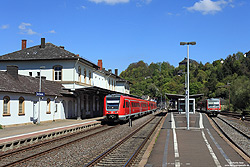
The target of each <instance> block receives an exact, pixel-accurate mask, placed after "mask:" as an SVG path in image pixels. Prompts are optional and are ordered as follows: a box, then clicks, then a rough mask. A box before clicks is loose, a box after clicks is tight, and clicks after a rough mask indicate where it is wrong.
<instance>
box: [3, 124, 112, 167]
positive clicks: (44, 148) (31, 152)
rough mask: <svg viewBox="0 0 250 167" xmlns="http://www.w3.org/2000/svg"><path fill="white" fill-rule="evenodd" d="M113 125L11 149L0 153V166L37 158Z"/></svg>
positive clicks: (4, 166)
mask: <svg viewBox="0 0 250 167" xmlns="http://www.w3.org/2000/svg"><path fill="white" fill-rule="evenodd" d="M114 127H115V126H101V127H97V128H93V129H89V130H86V131H81V132H79V133H73V134H69V135H66V136H62V137H58V138H55V139H52V140H48V141H45V142H42V143H37V144H34V145H30V146H25V147H23V148H21V149H16V150H11V151H8V152H6V153H1V154H0V167H7V166H14V165H19V164H20V163H23V162H26V161H29V160H31V159H33V158H37V157H39V156H42V155H44V154H47V153H49V152H52V151H55V150H56V149H60V148H62V147H65V146H67V145H70V144H73V143H76V142H79V141H81V140H84V139H87V138H88V137H92V136H95V135H97V134H100V133H103V132H105V131H108V130H110V129H112V128H114Z"/></svg>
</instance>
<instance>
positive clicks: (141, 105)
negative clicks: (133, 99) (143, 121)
mask: <svg viewBox="0 0 250 167" xmlns="http://www.w3.org/2000/svg"><path fill="white" fill-rule="evenodd" d="M139 104H140V116H141V115H142V105H141V101H140V102H139Z"/></svg>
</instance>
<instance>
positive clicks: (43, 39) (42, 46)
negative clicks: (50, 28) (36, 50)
mask: <svg viewBox="0 0 250 167" xmlns="http://www.w3.org/2000/svg"><path fill="white" fill-rule="evenodd" d="M41 48H45V38H41Z"/></svg>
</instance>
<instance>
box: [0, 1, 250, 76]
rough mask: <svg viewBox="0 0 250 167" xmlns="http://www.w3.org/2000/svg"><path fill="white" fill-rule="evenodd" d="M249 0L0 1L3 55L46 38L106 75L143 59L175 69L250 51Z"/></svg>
mask: <svg viewBox="0 0 250 167" xmlns="http://www.w3.org/2000/svg"><path fill="white" fill-rule="evenodd" d="M249 9H250V0H42V1H37V0H21V1H20V0H0V55H4V54H7V53H11V52H14V51H18V50H20V49H21V40H22V39H26V40H27V47H32V46H35V45H39V44H40V42H41V38H45V41H46V42H50V43H53V44H55V45H57V46H64V47H65V49H66V50H68V51H70V52H72V53H75V54H79V55H80V56H81V57H83V58H86V59H88V60H89V61H91V62H93V63H95V64H97V62H98V59H102V60H103V66H104V67H105V68H106V69H112V70H113V72H114V69H116V68H117V69H118V70H119V73H120V72H122V71H124V70H125V69H126V68H127V67H128V66H129V65H130V64H131V63H135V62H138V61H140V60H143V61H144V62H145V63H147V64H148V65H149V64H150V63H152V62H154V63H157V62H163V61H164V62H169V63H170V64H171V65H173V66H175V67H177V66H178V63H179V62H180V61H182V60H183V59H184V58H185V57H186V56H187V46H180V42H191V41H195V42H196V45H194V46H190V59H193V60H196V61H197V62H202V63H203V64H205V63H207V62H210V63H212V62H213V61H214V60H219V59H221V58H222V59H225V58H226V57H227V56H228V55H232V54H234V53H237V52H239V51H240V52H243V53H245V52H248V51H249V50H250V12H249Z"/></svg>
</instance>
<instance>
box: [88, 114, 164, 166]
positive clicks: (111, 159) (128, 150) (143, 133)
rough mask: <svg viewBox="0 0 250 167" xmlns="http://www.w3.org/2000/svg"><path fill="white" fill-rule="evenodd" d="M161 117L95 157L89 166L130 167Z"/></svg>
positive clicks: (147, 123)
mask: <svg viewBox="0 0 250 167" xmlns="http://www.w3.org/2000/svg"><path fill="white" fill-rule="evenodd" d="M161 119H162V117H153V118H152V119H150V120H148V121H147V122H146V123H144V124H143V125H142V126H140V127H138V128H137V129H135V130H134V131H133V132H132V133H130V134H129V135H127V136H126V137H124V138H123V139H122V140H120V141H119V142H118V143H116V144H115V145H113V146H112V147H110V148H109V149H107V150H106V151H104V152H103V153H102V154H100V155H99V156H97V157H96V158H95V159H94V160H92V161H91V162H90V163H88V164H86V165H85V167H89V166H102V167H103V166H109V167H111V166H131V165H132V164H133V161H134V160H135V158H136V156H137V154H138V153H139V152H140V150H141V149H142V148H143V146H144V145H145V144H146V142H147V141H148V139H149V138H150V136H151V135H152V133H153V132H154V130H155V128H156V127H157V126H158V124H159V123H160V121H161Z"/></svg>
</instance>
